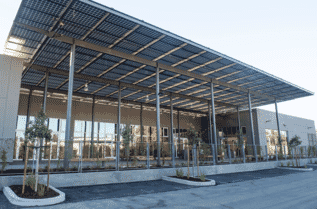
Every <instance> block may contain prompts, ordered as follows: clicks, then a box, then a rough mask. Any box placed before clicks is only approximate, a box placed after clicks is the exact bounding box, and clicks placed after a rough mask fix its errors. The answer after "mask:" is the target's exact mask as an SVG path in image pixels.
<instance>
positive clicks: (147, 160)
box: [146, 142, 150, 169]
mask: <svg viewBox="0 0 317 209" xmlns="http://www.w3.org/2000/svg"><path fill="white" fill-rule="evenodd" d="M146 167H147V169H150V145H149V142H147V143H146Z"/></svg>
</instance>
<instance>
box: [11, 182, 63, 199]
mask: <svg viewBox="0 0 317 209" xmlns="http://www.w3.org/2000/svg"><path fill="white" fill-rule="evenodd" d="M10 188H11V189H12V191H13V192H14V193H15V194H16V195H17V196H18V197H21V198H29V199H43V198H50V197H57V196H58V195H59V194H58V193H57V192H55V191H54V190H52V189H51V188H49V189H48V191H47V190H46V189H47V187H46V186H45V192H44V196H42V197H41V196H39V195H38V194H37V192H35V191H34V190H33V189H32V188H31V187H29V186H25V191H24V194H22V185H12V186H10Z"/></svg>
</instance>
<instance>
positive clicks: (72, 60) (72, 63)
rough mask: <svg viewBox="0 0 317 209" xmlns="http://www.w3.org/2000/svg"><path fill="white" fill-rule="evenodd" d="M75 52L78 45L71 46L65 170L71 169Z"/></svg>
mask: <svg viewBox="0 0 317 209" xmlns="http://www.w3.org/2000/svg"><path fill="white" fill-rule="evenodd" d="M75 50H76V45H75V44H73V45H72V46H71V51H70V59H69V77H68V80H69V81H68V98H67V118H66V129H65V153H64V168H65V169H66V168H68V167H69V158H71V157H72V149H71V148H72V137H71V132H70V127H71V121H72V120H71V117H72V97H73V83H74V72H75Z"/></svg>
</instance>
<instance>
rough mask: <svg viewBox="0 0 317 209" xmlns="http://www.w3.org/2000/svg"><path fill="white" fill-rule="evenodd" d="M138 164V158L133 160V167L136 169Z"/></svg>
mask: <svg viewBox="0 0 317 209" xmlns="http://www.w3.org/2000/svg"><path fill="white" fill-rule="evenodd" d="M137 164H138V160H137V159H136V158H133V162H132V166H133V167H136V165H137Z"/></svg>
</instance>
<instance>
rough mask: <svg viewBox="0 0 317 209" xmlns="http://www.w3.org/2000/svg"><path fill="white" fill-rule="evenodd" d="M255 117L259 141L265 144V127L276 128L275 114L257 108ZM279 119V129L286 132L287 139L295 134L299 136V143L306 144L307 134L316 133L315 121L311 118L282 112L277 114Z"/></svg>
mask: <svg viewBox="0 0 317 209" xmlns="http://www.w3.org/2000/svg"><path fill="white" fill-rule="evenodd" d="M257 118H258V131H259V137H260V141H261V144H264V145H266V135H265V129H273V130H277V123H276V114H275V112H270V111H267V110H261V109H258V110H257ZM279 120H280V130H281V131H287V132H288V141H289V140H291V139H292V138H293V137H294V136H295V135H297V136H299V137H300V141H302V144H301V145H302V146H308V145H309V144H308V134H316V132H315V122H314V121H313V120H308V119H304V118H299V117H294V116H290V115H284V114H279ZM266 121H270V122H266ZM283 124H284V125H285V126H284V125H283ZM309 127H311V128H309Z"/></svg>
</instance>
